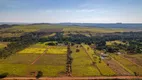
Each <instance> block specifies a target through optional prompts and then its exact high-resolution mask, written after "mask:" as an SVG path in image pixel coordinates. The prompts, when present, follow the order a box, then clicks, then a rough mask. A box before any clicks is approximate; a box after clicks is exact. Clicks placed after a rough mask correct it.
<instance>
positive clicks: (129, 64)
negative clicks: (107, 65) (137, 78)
mask: <svg viewBox="0 0 142 80" xmlns="http://www.w3.org/2000/svg"><path fill="white" fill-rule="evenodd" d="M111 56H112V57H113V58H114V59H115V60H117V61H118V62H120V63H121V64H122V65H124V66H125V67H126V68H128V69H129V70H131V71H132V74H134V73H136V74H138V75H142V67H141V66H137V65H136V64H133V63H132V62H130V61H128V60H127V59H125V58H122V57H121V56H119V55H111Z"/></svg>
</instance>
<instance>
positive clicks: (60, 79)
mask: <svg viewBox="0 0 142 80" xmlns="http://www.w3.org/2000/svg"><path fill="white" fill-rule="evenodd" d="M76 79H80V80H88V79H103V80H104V79H142V76H112V77H105V76H100V77H41V78H39V79H38V80H76ZM3 80H36V78H35V77H6V78H3Z"/></svg>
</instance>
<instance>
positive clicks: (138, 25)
mask: <svg viewBox="0 0 142 80" xmlns="http://www.w3.org/2000/svg"><path fill="white" fill-rule="evenodd" d="M59 25H65V26H86V27H102V28H130V29H132V28H134V29H136V28H137V29H142V23H59Z"/></svg>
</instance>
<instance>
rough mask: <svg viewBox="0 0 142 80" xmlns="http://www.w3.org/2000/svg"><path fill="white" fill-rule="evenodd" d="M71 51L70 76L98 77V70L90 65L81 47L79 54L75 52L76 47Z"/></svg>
mask: <svg viewBox="0 0 142 80" xmlns="http://www.w3.org/2000/svg"><path fill="white" fill-rule="evenodd" d="M71 50H72V58H73V62H72V75H73V76H84V77H85V76H100V72H99V71H98V69H97V68H96V67H95V66H94V65H93V64H92V61H91V60H90V58H89V57H88V55H87V54H86V53H85V51H84V49H83V48H82V47H80V48H79V50H80V52H76V47H75V46H73V47H71Z"/></svg>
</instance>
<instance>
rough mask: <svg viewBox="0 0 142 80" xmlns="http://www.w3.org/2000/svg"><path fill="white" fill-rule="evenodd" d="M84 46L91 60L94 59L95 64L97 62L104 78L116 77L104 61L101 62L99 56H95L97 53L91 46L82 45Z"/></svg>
mask: <svg viewBox="0 0 142 80" xmlns="http://www.w3.org/2000/svg"><path fill="white" fill-rule="evenodd" d="M82 45H83V47H84V48H85V49H86V51H87V53H88V54H89V56H90V57H91V58H93V60H94V62H96V66H97V67H98V69H99V70H100V72H101V74H102V75H104V76H112V75H115V72H114V71H113V70H112V69H111V68H110V67H109V66H107V65H106V63H105V62H104V61H103V60H101V62H99V56H96V55H93V54H95V53H94V51H93V50H92V48H91V47H90V46H88V45H85V44H82Z"/></svg>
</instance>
